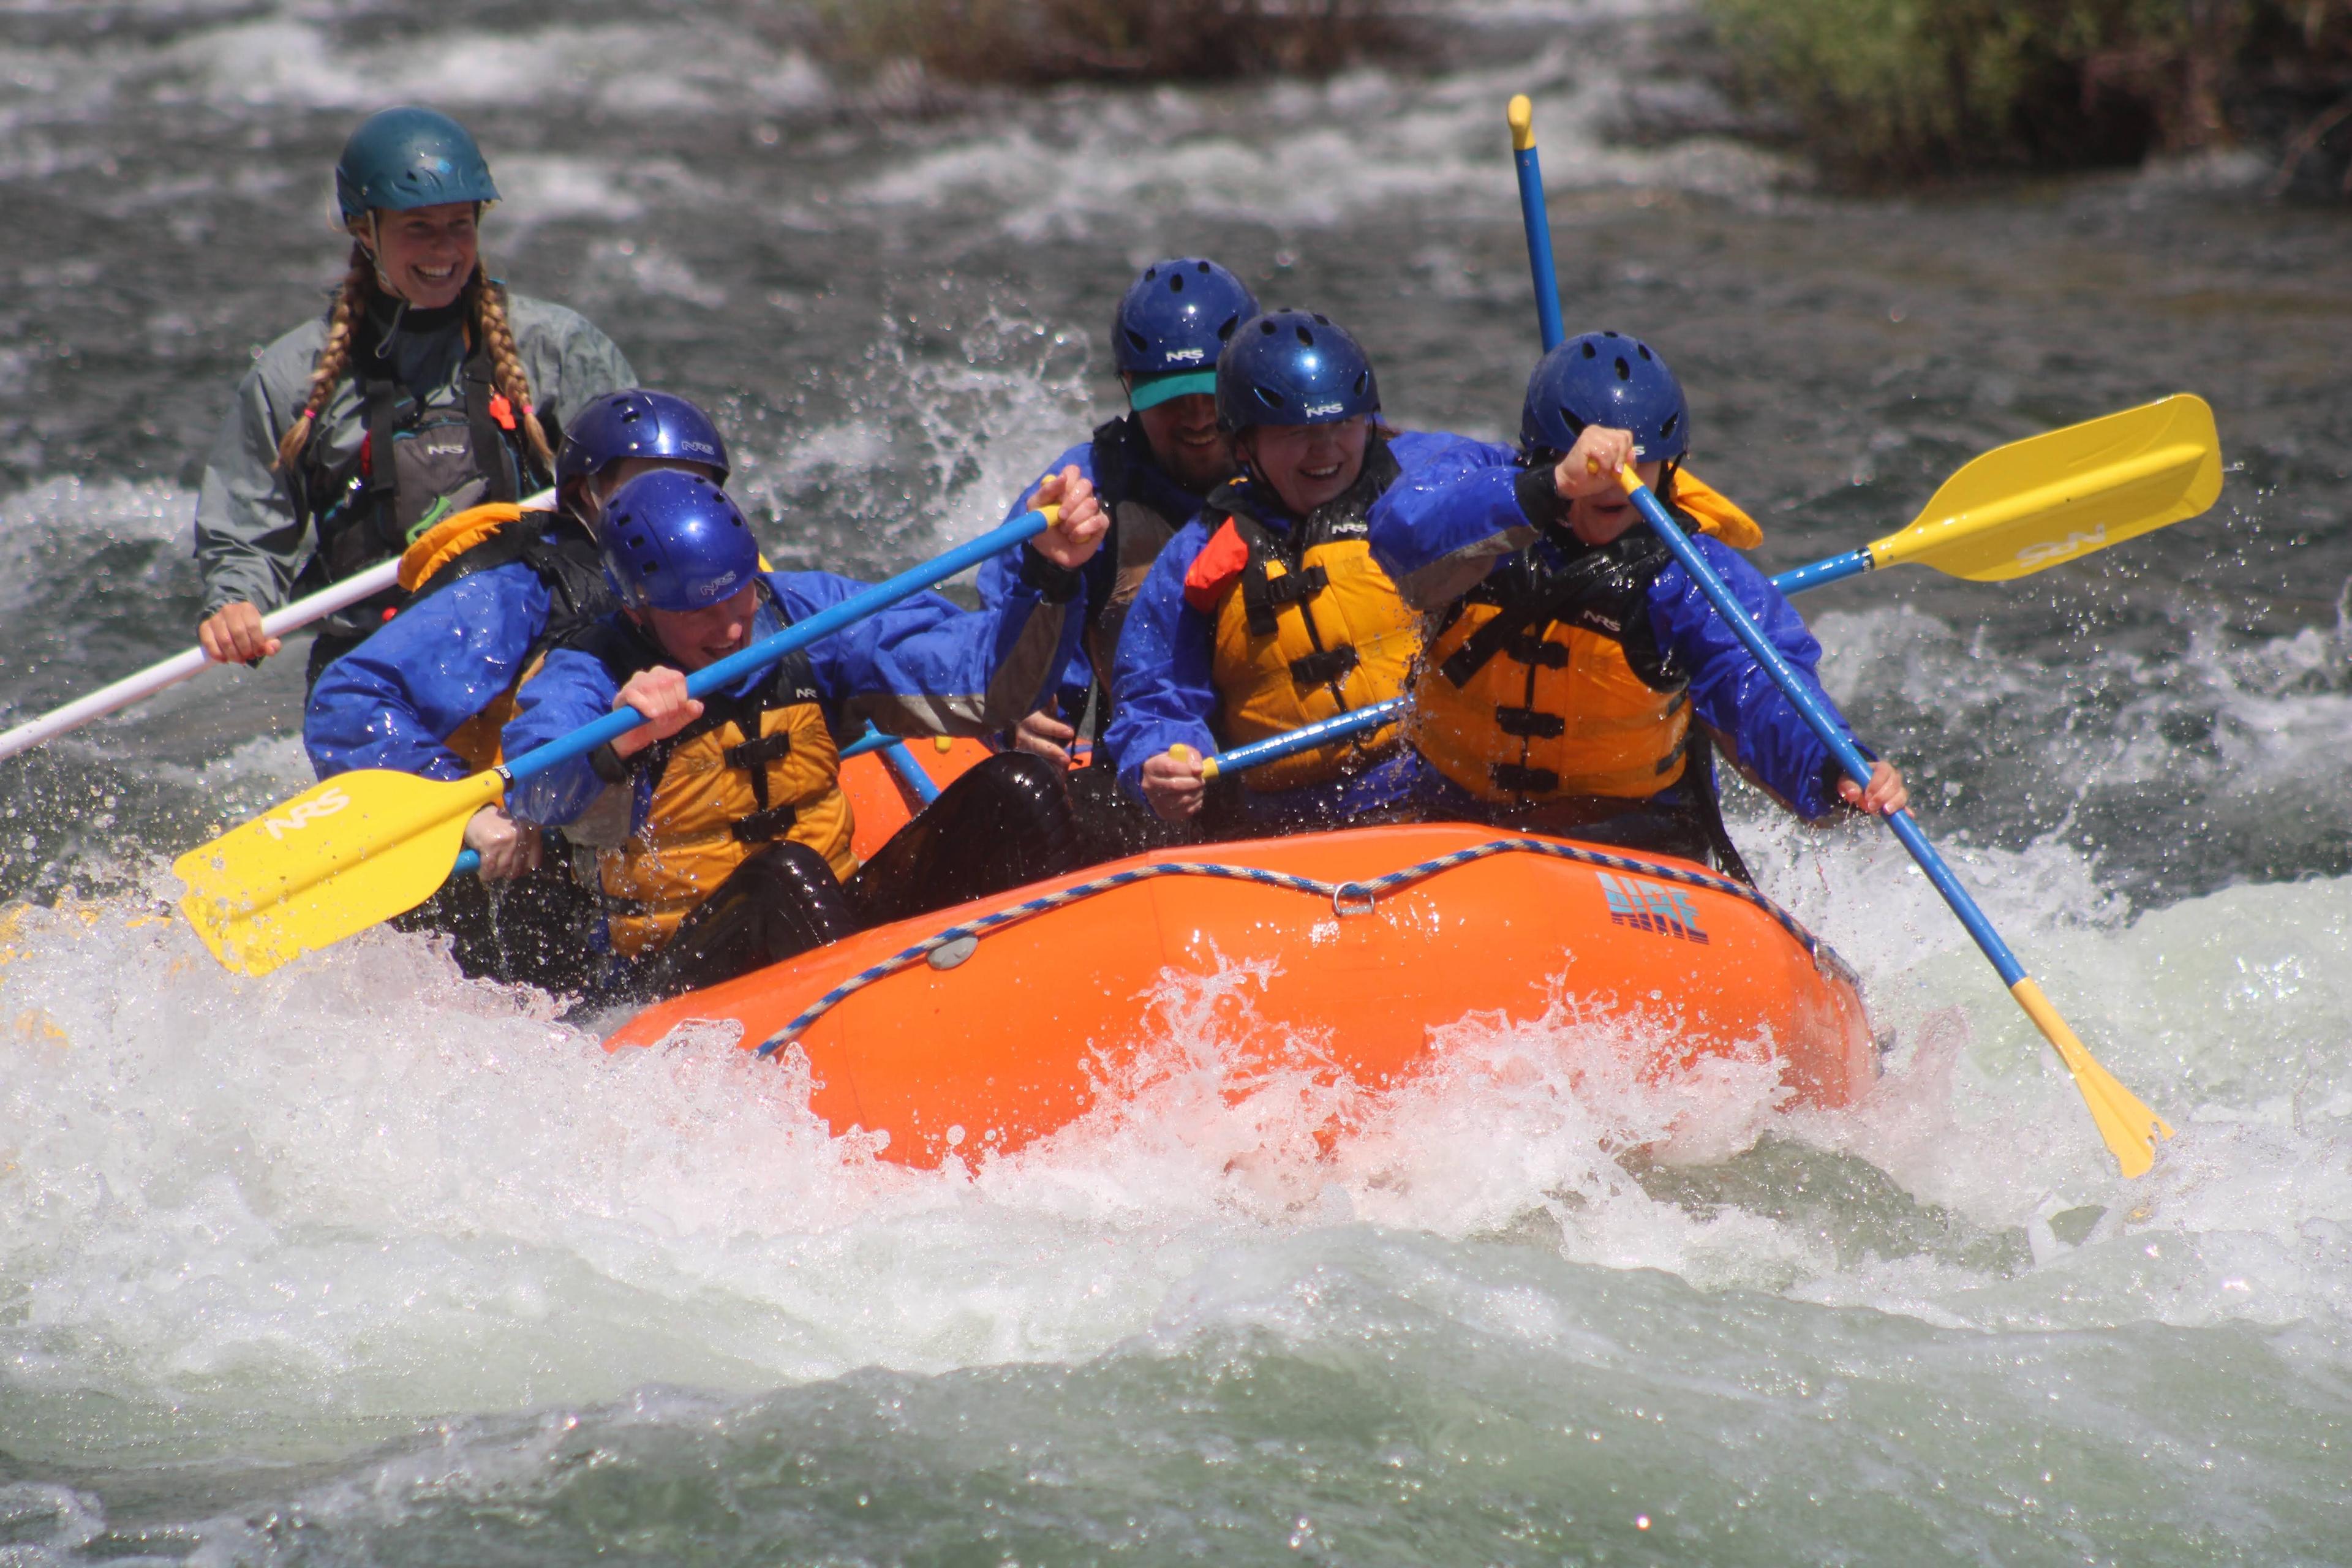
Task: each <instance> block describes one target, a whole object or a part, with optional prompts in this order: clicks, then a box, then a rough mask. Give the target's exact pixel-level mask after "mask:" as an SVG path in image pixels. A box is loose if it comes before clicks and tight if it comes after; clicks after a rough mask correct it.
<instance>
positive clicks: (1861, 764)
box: [1633, 485, 2025, 985]
mask: <svg viewBox="0 0 2352 1568" xmlns="http://www.w3.org/2000/svg"><path fill="white" fill-rule="evenodd" d="M1633 504H1634V506H1636V507H1637V508H1639V509H1640V510H1641V513H1642V516H1643V519H1644V520H1645V521H1647V522H1648V523H1649V525H1650V527H1651V529H1652V530H1653V531H1655V532H1656V534H1657V536H1658V537H1659V538H1660V539H1662V540H1664V542H1665V546H1666V548H1667V549H1668V550H1671V551H1673V552H1674V555H1675V560H1676V561H1679V562H1681V563H1682V567H1683V570H1684V571H1685V572H1687V573H1689V574H1690V578H1691V581H1692V582H1694V583H1696V584H1698V589H1699V592H1700V593H1702V594H1705V595H1706V600H1707V603H1708V604H1710V605H1714V606H1715V610H1716V614H1717V615H1719V616H1722V617H1723V620H1724V624H1725V625H1727V626H1729V627H1730V628H1731V630H1732V635H1733V636H1735V637H1738V639H1739V640H1740V642H1741V644H1742V645H1743V646H1745V647H1747V649H1748V653H1749V654H1750V655H1752V656H1753V657H1754V658H1755V660H1756V662H1757V663H1758V664H1759V665H1762V666H1763V667H1764V672H1765V673H1766V674H1767V675H1769V676H1770V677H1771V678H1772V684H1774V685H1775V686H1778V687H1779V688H1780V691H1781V694H1782V695H1783V696H1785V697H1787V698H1788V700H1789V701H1790V705H1791V706H1793V707H1794V708H1795V709H1796V710H1797V711H1798V713H1799V714H1801V715H1802V716H1803V718H1804V721H1805V725H1806V727H1807V728H1808V729H1810V730H1811V731H1812V732H1813V734H1814V735H1815V736H1816V737H1817V738H1818V739H1819V740H1820V741H1821V742H1822V745H1823V746H1825V747H1827V748H1828V749H1829V753H1830V755H1831V756H1832V757H1833V758H1835V759H1836V761H1837V765H1838V766H1839V767H1841V768H1843V769H1844V770H1845V773H1846V776H1847V777H1849V778H1853V779H1855V780H1866V779H1868V778H1869V777H1870V773H1871V767H1870V759H1869V758H1867V757H1865V756H1864V755H1863V754H1862V748H1861V747H1859V746H1857V745H1855V744H1854V743H1853V737H1851V736H1849V735H1848V734H1846V732H1845V731H1844V730H1843V728H1841V727H1840V725H1839V723H1838V721H1837V720H1836V718H1835V717H1834V716H1833V715H1832V713H1831V712H1830V710H1829V707H1828V705H1827V704H1826V703H1824V702H1823V701H1822V700H1821V698H1819V697H1818V696H1816V695H1815V694H1814V692H1813V689H1812V687H1811V684H1810V683H1808V682H1807V681H1806V680H1804V679H1802V678H1801V677H1800V676H1799V675H1798V674H1797V671H1796V668H1795V667H1794V666H1793V665H1791V664H1790V662H1789V661H1788V658H1786V657H1785V656H1784V655H1782V653H1781V652H1780V649H1779V648H1777V647H1773V646H1772V642H1771V639H1770V638H1769V637H1766V636H1765V635H1764V631H1763V628H1762V627H1760V626H1758V625H1757V624H1756V621H1755V618H1754V617H1753V616H1750V615H1748V606H1747V605H1742V604H1741V603H1740V602H1739V601H1738V599H1737V598H1735V597H1734V596H1733V595H1732V592H1731V589H1730V588H1729V587H1728V586H1727V585H1726V584H1725V583H1724V581H1723V579H1722V578H1721V577H1718V576H1717V575H1716V572H1715V568H1714V567H1712V566H1710V565H1708V564H1707V561H1706V556H1704V555H1702V554H1700V553H1699V550H1698V546H1697V545H1696V544H1694V543H1693V542H1691V540H1690V538H1689V536H1688V535H1686V534H1685V533H1684V532H1683V531H1682V530H1681V529H1679V528H1676V527H1675V524H1674V520H1673V519H1672V518H1670V517H1668V516H1667V515H1666V509H1665V508H1664V506H1662V505H1660V504H1659V502H1658V498H1657V497H1656V496H1654V495H1652V494H1651V493H1650V487H1649V486H1647V485H1637V486H1635V487H1634V488H1633ZM1886 826H1888V827H1889V828H1891V829H1893V830H1894V833H1895V837H1896V838H1898V839H1900V840H1902V843H1903V847H1904V848H1906V849H1908V850H1909V851H1911V858H1913V859H1915V860H1916V861H1918V862H1919V868H1920V869H1921V870H1922V871H1925V872H1926V873H1927V879H1928V880H1929V881H1930V882H1933V883H1934V884H1935V885H1936V890H1937V892H1939V893H1941V894H1943V895H1944V901H1945V902H1946V903H1948V904H1949V905H1951V906H1952V912H1953V913H1954V914H1956V915H1958V916H1959V917H1960V923H1961V924H1962V925H1964V926H1966V927H1968V929H1969V935H1970V936H1972V937H1974V938H1976V942H1977V945H1978V946H1979V947H1980V948H1982V949H1983V950H1984V955H1985V956H1986V957H1987V958H1989V959H1990V960H1991V961H1992V966H1993V967H1994V968H1995V969H1997V970H1999V971H2000V978H2001V981H2002V983H2003V984H2008V985H2014V984H2017V983H2018V982H2019V981H2021V980H2022V979H2024V978H2025V969H2024V966H2023V965H2021V964H2020V963H2018V962H2017V958H2016V955H2015V954H2013V953H2011V952H2010V951H2009V944H2008V943H2007V942H2002V941H2001V940H2000V933H1999V932H1998V931H1994V930H1993V929H1992V922H1991V921H1988V920H1986V919H1985V915H1984V911H1983V910H1980V909H1979V908H1977V901H1976V900H1974V899H1972V898H1970V897H1969V891H1968V889H1966V888H1963V887H1961V886H1960V882H1959V879H1958V878H1957V877H1955V876H1953V875H1952V869H1951V868H1950V867H1948V866H1947V865H1945V864H1944V858H1943V857H1942V856H1940V855H1938V854H1937V853H1936V847H1935V846H1934V845H1932V844H1930V843H1928V842H1927V835H1926V834H1925V833H1922V832H1921V831H1920V830H1919V825H1918V824H1917V823H1916V822H1915V821H1913V820H1912V818H1911V814H1910V813H1909V812H1908V811H1898V812H1894V813H1892V814H1890V815H1889V816H1887V818H1886Z"/></svg>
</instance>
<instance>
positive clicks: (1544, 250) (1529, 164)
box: [1511, 146, 1568, 353]
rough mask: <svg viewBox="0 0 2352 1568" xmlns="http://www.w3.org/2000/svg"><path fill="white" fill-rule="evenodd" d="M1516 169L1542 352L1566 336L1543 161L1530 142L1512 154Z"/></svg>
mask: <svg viewBox="0 0 2352 1568" xmlns="http://www.w3.org/2000/svg"><path fill="white" fill-rule="evenodd" d="M1511 161H1512V162H1513V163H1517V165H1518V170H1519V217H1520V219H1521V221H1522V222H1524V223H1525V224H1526V225H1527V230H1528V270H1529V271H1530V272H1532V273H1533V274H1534V275H1535V286H1536V326H1537V328H1538V330H1539V331H1541V332H1542V333H1543V346H1544V352H1545V353H1550V352H1551V351H1552V350H1554V349H1556V348H1558V347H1559V345H1560V344H1561V343H1563V342H1567V340H1568V328H1567V327H1566V326H1565V325H1564V324H1563V323H1562V322H1561V321H1560V319H1559V274H1558V273H1556V272H1555V271H1554V270H1553V269H1552V261H1551V219H1550V216H1549V214H1548V213H1547V212H1546V210H1545V207H1544V189H1543V164H1542V163H1541V162H1540V161H1539V160H1538V158H1537V157H1536V150H1535V149H1534V148H1533V147H1532V146H1530V147H1527V148H1523V149H1521V150H1520V151H1518V152H1516V153H1512V154H1511Z"/></svg>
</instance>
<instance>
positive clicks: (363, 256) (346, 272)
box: [271, 239, 375, 471]
mask: <svg viewBox="0 0 2352 1568" xmlns="http://www.w3.org/2000/svg"><path fill="white" fill-rule="evenodd" d="M374 298H375V260H374V258H373V257H371V256H369V255H368V253H367V247H366V246H364V245H362V244H361V243H360V242H359V241H358V240H357V239H353V240H352V259H351V264H350V265H349V266H348V267H346V268H343V286H342V288H341V289H340V290H339V291H338V292H337V293H336V295H335V308H334V310H332V311H331V313H330V314H329V315H328V317H327V341H326V342H323V343H321V344H320V345H319V357H318V359H317V360H315V361H314V362H312V363H311V366H310V393H309V394H308V395H306V396H305V397H304V398H303V399H302V416H301V417H300V418H299V419H297V420H295V421H294V423H293V424H292V425H290V426H288V427H287V430H286V434H285V435H283V436H280V437H278V461H277V462H276V463H274V464H272V465H271V468H273V469H275V470H278V471H283V470H285V469H287V468H292V467H293V466H294V464H295V462H296V461H297V460H298V459H299V458H300V457H301V456H302V450H303V448H304V447H308V446H310V435H311V432H312V430H313V429H314V428H315V427H316V426H317V425H318V419H319V415H320V411H321V410H323V409H324V408H325V407H326V406H327V399H328V398H330V397H332V396H333V395H334V394H335V388H336V386H337V385H338V384H341V381H342V379H343V377H344V376H345V375H346V374H349V372H350V371H351V368H352V327H353V326H354V325H356V324H357V323H358V321H359V320H360V318H361V317H362V316H363V315H364V314H365V313H366V311H367V308H368V301H369V300H373V299H374Z"/></svg>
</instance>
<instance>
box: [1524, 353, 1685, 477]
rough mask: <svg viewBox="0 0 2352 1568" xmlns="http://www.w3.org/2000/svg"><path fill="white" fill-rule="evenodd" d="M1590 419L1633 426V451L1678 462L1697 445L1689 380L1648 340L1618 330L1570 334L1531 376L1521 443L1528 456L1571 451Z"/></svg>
mask: <svg viewBox="0 0 2352 1568" xmlns="http://www.w3.org/2000/svg"><path fill="white" fill-rule="evenodd" d="M1588 425H1598V426H1601V427H1602V428H1603V429H1609V430H1630V431H1632V432H1633V455H1634V456H1635V457H1637V458H1640V459H1641V460H1642V461H1643V462H1645V463H1664V462H1671V461H1673V460H1674V459H1675V458H1679V457H1681V456H1682V455H1683V454H1684V453H1685V452H1687V451H1689V450H1690V405H1688V404H1686V403H1685V402H1684V401H1683V384H1682V383H1681V382H1679V381H1676V380H1675V373H1674V372H1673V371H1670V370H1668V369H1667V368H1666V362H1665V361H1664V360H1662V359H1660V358H1659V357H1658V356H1657V353H1656V352H1655V351H1654V350H1653V349H1652V348H1651V347H1650V345H1649V344H1647V343H1645V342H1643V341H1642V340H1641V339H1639V338H1629V337H1624V336H1622V335H1621V334H1619V333H1616V332H1587V333H1585V334H1584V335H1583V336H1582V337H1580V338H1570V339H1569V340H1568V342H1564V343H1562V344H1560V345H1559V347H1558V348H1556V349H1554V350H1552V351H1551V353H1548V354H1546V355H1544V356H1543V359H1542V360H1541V361H1540V362H1539V363H1538V364H1537V365H1536V373H1535V374H1533V375H1531V376H1529V377H1528V401H1527V405H1526V406H1525V407H1524V408H1523V409H1522V410H1521V412H1520V415H1519V446H1520V447H1521V448H1522V449H1523V450H1525V451H1526V452H1527V453H1528V455H1529V456H1533V455H1534V454H1535V453H1537V452H1565V451H1567V450H1568V449H1569V448H1570V447H1573V446H1575V445H1576V437H1578V436H1579V435H1580V433H1581V432H1582V431H1583V429H1584V427H1585V426H1588Z"/></svg>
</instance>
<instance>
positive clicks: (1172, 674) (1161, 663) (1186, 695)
mask: <svg viewBox="0 0 2352 1568" xmlns="http://www.w3.org/2000/svg"><path fill="white" fill-rule="evenodd" d="M1208 542H1209V531H1208V529H1207V528H1206V527H1205V526H1203V525H1202V522H1201V521H1200V520H1199V519H1197V518H1196V519H1194V520H1193V521H1191V522H1188V523H1186V524H1185V525H1184V527H1183V529H1182V530H1181V531H1180V532H1178V534H1177V535H1176V537H1175V538H1174V539H1172V540H1171V541H1170V542H1169V543H1168V548H1167V549H1165V550H1163V551H1161V552H1160V559H1159V560H1158V561H1155V562H1153V563H1152V565H1151V575H1150V576H1149V577H1146V578H1145V579H1144V580H1143V588H1142V591H1141V592H1139V593H1138V594H1137V595H1136V596H1135V604H1134V605H1133V607H1132V608H1130V609H1129V611H1128V615H1127V627H1126V629H1125V630H1124V631H1122V632H1121V633H1120V634H1119V638H1118V669H1117V671H1116V673H1115V675H1114V676H1113V686H1112V690H1113V692H1114V694H1115V696H1116V699H1117V700H1116V705H1115V707H1114V709H1113V710H1112V714H1111V723H1110V729H1109V730H1108V731H1107V732H1106V733H1105V734H1104V736H1103V744H1104V745H1106V746H1108V747H1109V748H1110V752H1111V755H1113V756H1115V757H1117V758H1118V782H1119V785H1120V787H1121V788H1123V789H1125V790H1126V791H1127V793H1128V794H1129V795H1132V796H1134V797H1135V798H1136V799H1137V800H1141V799H1143V764H1144V763H1148V762H1150V760H1151V759H1152V758H1154V757H1156V756H1158V755H1160V752H1165V751H1167V750H1169V749H1170V748H1171V747H1173V746H1177V745H1186V746H1190V747H1192V749H1193V750H1194V751H1196V752H1200V753H1201V754H1202V756H1207V755H1209V754H1210V753H1212V752H1214V751H1216V749H1217V737H1216V732H1215V731H1214V730H1213V729H1212V728H1211V726H1212V725H1213V722H1214V721H1215V719H1216V716H1217V710H1218V705H1219V699H1218V696H1217V683H1216V679H1215V653H1216V636H1215V634H1216V628H1215V627H1214V626H1213V625H1212V624H1211V622H1210V620H1209V617H1208V616H1204V615H1202V614H1201V613H1200V612H1199V611H1198V610H1195V609H1193V608H1192V606H1191V605H1187V604H1186V603H1185V602H1184V574H1186V573H1188V572H1190V571H1192V563H1193V561H1194V559H1195V558H1197V557H1198V556H1199V555H1200V553H1201V551H1202V547H1203V546H1204V545H1206V544H1207V543H1208Z"/></svg>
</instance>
